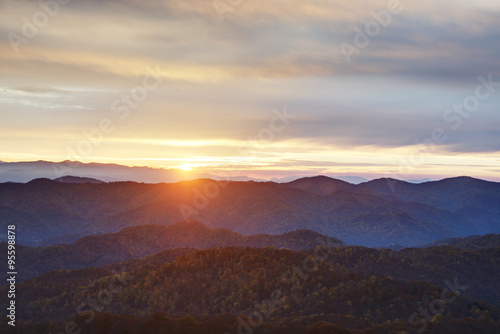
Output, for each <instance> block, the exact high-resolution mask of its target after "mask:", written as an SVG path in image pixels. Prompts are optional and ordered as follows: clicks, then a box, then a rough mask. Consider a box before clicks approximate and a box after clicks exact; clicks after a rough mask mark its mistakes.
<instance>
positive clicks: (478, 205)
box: [356, 177, 500, 236]
mask: <svg viewBox="0 0 500 334" xmlns="http://www.w3.org/2000/svg"><path fill="white" fill-rule="evenodd" d="M356 189H357V191H364V192H369V193H371V194H376V195H380V196H384V197H385V198H392V199H397V200H403V201H406V202H418V203H424V204H428V205H432V206H434V207H437V208H441V209H444V210H448V211H451V212H454V213H456V214H457V215H459V216H461V217H463V218H465V219H466V220H467V221H468V226H461V227H460V228H459V229H458V230H457V233H459V234H460V235H461V236H466V235H471V234H486V233H498V232H500V183H498V182H489V181H484V180H479V179H474V178H471V177H456V178H449V179H444V180H440V181H435V182H426V183H421V184H412V183H408V182H404V181H399V180H394V179H378V180H373V181H370V182H366V183H363V184H360V185H359V186H357V188H356Z"/></svg>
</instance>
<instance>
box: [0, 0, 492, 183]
mask: <svg viewBox="0 0 500 334" xmlns="http://www.w3.org/2000/svg"><path fill="white" fill-rule="evenodd" d="M499 17H500V2H499V1H498V0H475V1H465V0H461V1H458V0H419V1H411V0H401V1H397V0H387V1H378V0H376V1H366V0H363V1H362V0H350V1H345V0H311V1H304V0H301V1H299V0H286V1H285V0H273V1H269V0H267V1H264V0H216V1H212V0H208V1H205V0H192V1H178V0H177V1H174V0H150V1H139V0H124V1H118V0H104V1H103V0H99V1H98V0H72V1H68V0H58V1H56V0H42V1H41V2H38V1H14V0H12V1H8V0H5V1H1V2H0V33H1V35H0V50H1V52H0V115H1V122H0V160H2V161H32V160H49V161H62V160H66V159H70V160H79V161H82V162H106V163H108V162H113V163H119V164H124V165H131V166H132V165H139V166H154V167H178V168H183V169H186V170H187V169H191V170H193V171H209V172H212V173H217V172H218V171H221V170H224V169H231V170H234V171H235V173H236V174H244V175H248V176H258V177H274V176H287V175H308V174H310V175H311V174H334V175H359V176H365V177H370V178H371V177H380V176H392V177H397V178H401V179H419V178H424V177H430V178H433V179H437V178H442V177H448V176H457V175H471V176H475V177H481V178H485V179H490V180H498V181H500V176H499V175H500V20H499V19H498V18H499Z"/></svg>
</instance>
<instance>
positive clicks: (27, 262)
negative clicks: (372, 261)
mask: <svg viewBox="0 0 500 334" xmlns="http://www.w3.org/2000/svg"><path fill="white" fill-rule="evenodd" d="M321 244H325V245H330V246H338V247H341V246H344V245H345V244H344V243H343V242H342V241H340V240H338V239H336V238H332V237H327V236H324V235H321V234H318V233H316V232H313V231H309V230H299V231H294V232H289V233H285V234H282V235H265V234H259V235H249V236H246V235H242V234H239V233H235V232H232V231H230V230H227V229H211V228H209V227H207V226H205V225H203V224H200V223H198V222H194V221H182V222H178V223H175V224H172V225H168V226H162V225H142V226H134V227H128V228H125V229H123V230H121V231H120V232H118V233H114V234H111V233H108V234H103V235H93V236H88V237H84V238H82V239H79V240H77V241H76V242H74V243H72V244H61V245H53V246H48V247H40V248H32V247H22V246H21V248H19V249H18V259H17V262H18V265H19V267H21V268H23V271H22V272H21V273H20V274H19V279H21V280H23V279H27V278H31V277H36V276H38V275H40V274H43V273H45V272H48V271H51V270H60V269H79V268H87V267H99V266H103V265H107V264H111V263H117V262H123V261H126V260H130V259H134V258H142V257H145V256H149V255H151V254H155V253H157V252H160V251H163V250H166V249H171V248H191V249H205V248H212V247H216V246H217V247H228V246H242V247H270V246H274V247H277V248H287V249H292V250H301V249H310V248H313V247H316V246H318V245H321ZM0 248H1V249H3V250H6V248H7V244H6V243H1V244H0ZM4 276H5V274H3V273H2V274H0V278H1V279H4V278H5V277H4Z"/></svg>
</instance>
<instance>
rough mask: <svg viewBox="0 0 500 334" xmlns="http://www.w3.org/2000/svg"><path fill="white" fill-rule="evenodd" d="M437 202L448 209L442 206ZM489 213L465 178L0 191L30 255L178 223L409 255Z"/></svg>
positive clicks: (6, 218) (493, 220)
mask: <svg viewBox="0 0 500 334" xmlns="http://www.w3.org/2000/svg"><path fill="white" fill-rule="evenodd" d="M429 184H430V185H429ZM398 189H400V190H398ZM412 194H413V195H412ZM446 194H449V196H451V198H452V199H451V202H450V201H449V200H446V199H443V197H446V196H447V195H446ZM452 204H453V205H452ZM499 210H500V185H499V184H497V183H493V182H486V181H480V180H474V179H472V180H470V179H468V178H457V179H450V180H443V181H439V182H430V183H424V184H410V183H404V182H402V183H401V185H399V184H398V186H397V187H396V192H395V193H394V194H393V193H392V192H391V190H390V188H389V185H388V183H387V181H385V180H378V181H372V182H368V183H364V184H360V185H356V186H355V185H349V184H347V183H345V182H343V181H338V180H332V179H330V178H327V177H316V178H307V179H301V180H296V181H293V182H291V183H288V184H277V183H273V182H218V181H213V180H209V179H200V180H195V181H188V182H179V183H172V184H140V183H133V182H116V183H105V184H91V183H84V184H75V183H61V182H55V181H52V180H48V179H38V180H34V181H31V182H29V183H27V184H13V183H8V184H0V214H1V216H2V219H3V223H4V224H17V225H19V226H20V227H22V229H23V231H22V232H23V233H19V236H18V241H19V242H20V243H23V244H25V245H31V246H37V245H46V244H49V243H51V242H52V243H54V242H58V243H60V242H73V241H74V240H75V238H76V237H78V236H80V237H81V236H86V235H92V234H100V233H108V232H117V231H119V230H121V229H123V228H125V227H130V226H137V225H149V224H160V225H168V224H172V223H175V222H178V221H180V220H184V219H194V220H197V221H200V222H201V223H203V224H206V225H208V226H210V227H214V228H228V229H231V230H233V231H235V232H238V233H243V234H259V233H266V234H282V233H286V232H290V231H295V230H300V229H309V230H313V231H316V232H318V233H321V234H325V235H331V236H335V237H338V238H339V239H341V240H343V241H345V242H346V243H348V244H358V245H364V246H369V247H378V246H386V245H391V244H401V245H403V246H416V245H420V244H424V243H428V242H432V241H434V240H437V239H442V238H452V237H461V236H468V235H473V234H478V233H498V232H499V231H500V211H499ZM3 233H4V232H3Z"/></svg>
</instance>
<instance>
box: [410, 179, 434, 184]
mask: <svg viewBox="0 0 500 334" xmlns="http://www.w3.org/2000/svg"><path fill="white" fill-rule="evenodd" d="M406 182H408V183H424V182H432V180H431V179H429V178H425V179H417V180H406Z"/></svg>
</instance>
